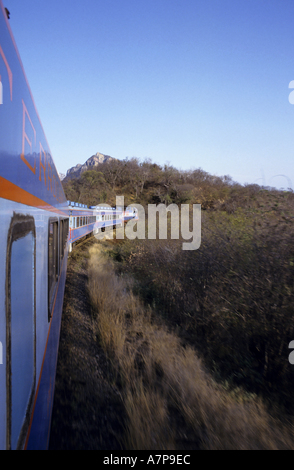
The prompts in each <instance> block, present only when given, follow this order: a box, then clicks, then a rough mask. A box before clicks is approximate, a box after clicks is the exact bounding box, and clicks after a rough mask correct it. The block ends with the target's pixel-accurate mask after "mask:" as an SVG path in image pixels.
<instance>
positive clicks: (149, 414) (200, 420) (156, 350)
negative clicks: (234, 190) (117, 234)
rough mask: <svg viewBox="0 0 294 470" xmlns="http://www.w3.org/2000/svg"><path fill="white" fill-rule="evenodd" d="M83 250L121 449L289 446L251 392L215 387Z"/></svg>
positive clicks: (94, 255)
mask: <svg viewBox="0 0 294 470" xmlns="http://www.w3.org/2000/svg"><path fill="white" fill-rule="evenodd" d="M102 246H103V245H102V244H97V245H94V246H93V247H92V248H91V249H90V259H89V281H88V290H89V294H90V297H91V302H92V306H93V311H94V316H95V322H96V333H97V336H98V338H99V341H100V344H101V345H102V346H103V348H104V349H105V351H106V352H107V354H108V356H109V357H110V359H111V361H112V364H113V368H114V369H115V371H116V377H117V380H118V382H119V383H120V387H121V394H122V398H123V402H124V406H125V410H126V416H127V421H126V424H125V435H124V436H122V440H123V443H124V447H126V448H127V449H134V450H171V449H174V450H177V449H178V450H179V449H293V448H294V445H293V429H292V428H290V427H289V426H288V427H287V428H286V427H285V426H282V425H281V424H280V423H278V422H277V421H274V420H273V418H272V417H270V416H269V414H268V413H267V411H266V409H265V407H264V405H263V403H262V402H261V401H260V400H259V399H257V398H256V396H254V395H246V393H243V392H240V393H238V394H237V395H238V396H237V398H236V396H234V394H233V393H230V392H227V391H225V390H224V389H223V388H221V387H220V386H219V385H217V384H216V383H215V382H214V381H213V380H212V378H211V377H210V376H209V374H208V373H207V372H206V371H205V369H204V367H203V365H202V362H201V360H200V359H199V357H197V354H196V353H195V351H194V350H193V349H192V348H191V347H186V348H185V347H183V346H182V344H181V342H180V340H179V338H178V337H177V336H176V334H174V333H171V332H170V331H168V329H167V328H166V326H165V325H163V324H159V323H158V322H156V321H155V320H154V318H155V313H156V312H151V309H150V308H147V307H144V306H143V304H142V302H141V301H140V300H139V298H138V297H136V296H134V294H133V292H132V280H131V278H128V277H124V278H121V277H118V276H117V275H116V274H115V271H114V267H113V265H112V263H111V261H110V260H109V257H107V258H106V257H105V255H104V254H103V248H102Z"/></svg>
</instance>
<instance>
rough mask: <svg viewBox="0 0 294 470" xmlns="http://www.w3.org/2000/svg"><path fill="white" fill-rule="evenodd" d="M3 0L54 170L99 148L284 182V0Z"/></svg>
mask: <svg viewBox="0 0 294 470" xmlns="http://www.w3.org/2000/svg"><path fill="white" fill-rule="evenodd" d="M4 6H5V7H7V8H8V10H9V11H10V20H9V22H10V26H11V28H12V31H13V35H14V37H15V41H16V44H17V47H18V49H19V52H20V56H21V59H22V62H23V65H24V69H25V72H26V75H27V78H28V82H29V84H30V87H31V90H32V94H33V96H34V99H35V102H36V106H37V109H38V112H39V114H40V117H41V121H42V124H43V127H44V130H45V134H46V136H47V139H48V142H49V145H50V148H51V151H52V156H53V159H54V161H55V164H56V167H57V170H58V172H59V173H63V174H66V171H67V170H68V169H69V168H72V167H74V166H75V165H77V164H78V163H80V164H83V162H85V161H86V160H87V159H88V158H90V156H91V155H93V154H95V153H96V151H97V150H96V149H100V150H99V151H101V150H102V153H104V152H105V153H104V154H105V155H110V156H112V157H113V158H118V159H120V160H123V159H124V158H126V157H129V158H132V157H136V158H138V159H139V160H141V161H143V160H144V159H145V158H150V159H151V160H152V162H154V163H157V164H159V165H161V166H162V165H164V164H165V163H166V162H170V164H171V165H173V166H174V167H176V168H178V169H181V170H189V169H191V168H202V169H203V170H204V171H206V172H207V173H209V174H212V175H215V176H224V175H229V176H231V177H232V179H233V180H234V181H236V182H239V183H240V184H245V183H247V184H255V183H256V184H260V185H262V186H269V187H277V188H282V187H283V188H285V189H287V187H289V185H290V187H291V189H293V183H294V159H293V152H292V149H293V144H294V134H293V130H294V106H293V91H292V88H293V86H292V85H293V81H294V57H293V54H291V47H290V45H291V44H292V43H293V40H294V31H293V27H292V18H293V14H294V4H293V2H291V1H290V0H285V1H284V2H283V6H282V8H281V3H280V2H278V0H269V1H265V0H261V1H260V2H258V4H257V3H256V1H253V0H240V1H239V2H238V3H237V4H236V2H233V1H232V0H223V2H222V3H221V4H220V2H218V1H217V0H209V2H207V1H204V0H197V1H195V0H187V1H186V2H185V3H184V4H183V2H179V1H178V0H169V1H167V0H156V1H155V0H149V1H148V2H140V3H138V2H136V1H135V0H121V2H115V1H114V0H109V1H107V2H106V1H105V0H99V1H97V0H86V1H85V2H84V3H83V5H81V4H80V2H77V1H76V0H72V1H71V2H66V1H64V2H60V1H58V2H57V0H52V1H51V2H50V4H46V3H44V2H39V1H37V0H26V2H21V3H19V2H18V1H17V0H5V2H4ZM291 87H292V88H291ZM93 152H94V153H93Z"/></svg>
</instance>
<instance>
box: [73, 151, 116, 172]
mask: <svg viewBox="0 0 294 470" xmlns="http://www.w3.org/2000/svg"><path fill="white" fill-rule="evenodd" d="M111 160H115V159H114V158H112V157H110V156H109V155H103V153H99V152H97V153H96V154H95V155H92V157H90V158H88V160H87V161H86V163H84V164H83V165H81V164H80V163H78V164H77V165H76V166H74V167H72V168H70V169H69V170H67V173H66V177H67V178H79V177H80V176H81V174H82V173H83V172H84V171H87V170H92V169H93V168H94V167H95V166H98V165H99V164H100V163H105V162H109V161H111Z"/></svg>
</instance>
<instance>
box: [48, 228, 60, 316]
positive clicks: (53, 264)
mask: <svg viewBox="0 0 294 470" xmlns="http://www.w3.org/2000/svg"><path fill="white" fill-rule="evenodd" d="M57 279H58V220H57V219H50V221H49V237H48V300H49V312H48V321H50V318H51V315H52V306H53V300H54V294H55V290H56V285H57Z"/></svg>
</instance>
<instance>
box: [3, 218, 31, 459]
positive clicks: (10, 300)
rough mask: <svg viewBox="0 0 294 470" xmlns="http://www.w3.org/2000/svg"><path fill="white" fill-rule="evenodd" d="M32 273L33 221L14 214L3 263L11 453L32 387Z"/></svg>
mask: <svg viewBox="0 0 294 470" xmlns="http://www.w3.org/2000/svg"><path fill="white" fill-rule="evenodd" d="M35 273H36V232H35V223H34V219H33V217H30V216H24V215H19V214H18V215H14V217H13V219H12V222H11V226H10V230H9V235H8V250H7V261H6V293H7V304H6V325H7V327H6V335H7V336H6V344H7V354H6V373H7V380H6V384H7V414H6V416H7V445H6V446H7V449H13V450H15V449H21V448H23V445H24V439H25V436H26V434H27V430H28V426H29V422H30V415H31V411H32V405H33V397H34V391H35V386H36V299H35V295H36V294H35V292H36V274H35ZM20 391H21V393H20Z"/></svg>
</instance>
